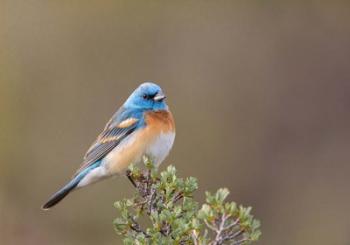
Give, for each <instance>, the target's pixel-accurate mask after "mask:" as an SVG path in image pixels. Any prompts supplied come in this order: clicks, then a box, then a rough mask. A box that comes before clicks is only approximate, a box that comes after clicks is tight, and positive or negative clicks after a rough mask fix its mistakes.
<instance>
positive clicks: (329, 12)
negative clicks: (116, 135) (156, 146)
mask: <svg viewBox="0 0 350 245" xmlns="http://www.w3.org/2000/svg"><path fill="white" fill-rule="evenodd" d="M349 10H350V4H349V1H262V0H260V1H257V0H256V1H247V0H244V1H243V0H242V1H233V0H232V1H119V0H114V1H66V0H63V1H54V0H52V1H51V0H49V1H39V0H25V1H18V0H7V1H6V0H5V1H4V0H0V117H1V120H0V129H1V132H0V146H1V147H0V244H10V245H12V244H33V245H34V244H35V245H40V244H51V245H58V244H68V245H70V244H77V245H80V244H82V245H90V244H91V245H92V244H107V245H109V244H120V238H119V237H118V236H117V235H116V234H115V233H114V231H113V226H112V220H113V219H114V218H115V217H116V216H117V212H116V210H115V209H114V208H113V202H114V201H115V200H118V199H121V198H123V197H127V196H130V195H131V193H132V187H131V184H130V183H129V182H128V181H127V179H126V178H124V177H118V178H114V179H111V180H107V181H104V182H101V183H98V184H96V185H93V186H90V187H89V188H86V189H82V190H79V191H77V192H75V193H72V194H71V195H70V196H68V197H67V199H65V200H64V201H63V202H62V203H60V205H58V206H57V207H55V208H54V209H52V210H51V211H48V212H44V211H42V210H40V206H41V205H42V203H43V202H44V201H46V199H47V198H48V197H49V196H50V195H51V194H52V193H53V192H54V191H56V190H57V189H58V188H59V187H60V186H61V185H63V184H64V183H65V182H66V181H67V180H69V178H70V177H71V176H72V174H73V173H74V171H75V169H76V168H77V167H78V166H79V164H80V163H81V159H82V156H83V155H84V153H85V151H86V149H87V148H88V147H89V145H90V144H91V143H92V141H93V140H94V139H95V137H96V135H97V134H98V133H99V132H100V130H101V129H102V128H103V127H104V124H105V123H106V122H107V120H108V119H109V117H110V116H111V115H112V114H113V112H114V111H115V110H116V109H117V108H118V107H119V106H120V105H121V104H122V103H123V101H124V100H125V99H126V98H127V96H128V95H129V94H130V93H131V92H132V90H133V89H134V88H135V87H137V86H138V84H139V83H141V82H142V81H144V80H154V81H156V82H157V83H158V84H160V85H161V86H162V88H163V89H164V91H165V93H166V94H167V95H168V104H169V105H170V108H171V110H172V111H173V114H174V116H175V119H176V124H177V137H176V141H175V145H174V148H173V151H172V152H171V154H170V156H169V157H168V158H167V159H166V161H165V163H164V164H163V166H162V169H163V168H164V166H166V165H168V164H174V165H176V167H177V169H178V172H179V175H181V176H190V175H191V176H195V177H197V178H198V179H199V182H200V190H199V191H198V194H197V198H198V200H203V191H204V190H211V191H215V190H216V189H217V188H219V187H223V186H226V187H228V188H229V189H230V190H231V195H230V199H231V200H235V201H237V202H239V203H243V204H245V205H251V206H253V207H254V210H253V212H254V214H255V215H256V217H258V218H259V219H260V220H261V221H262V231H263V236H262V238H261V240H260V241H259V242H258V243H257V244H265V245H278V244H284V245H295V244H315V245H316V244H317V245H318V244H334V245H348V244H350V233H349V227H350V215H349V210H348V208H349V203H350V188H349V187H350V180H349V171H350V164H349V160H350V155H349V145H350V131H349V123H350V113H349V108H350V83H349V82H350V14H349V13H350V11H349Z"/></svg>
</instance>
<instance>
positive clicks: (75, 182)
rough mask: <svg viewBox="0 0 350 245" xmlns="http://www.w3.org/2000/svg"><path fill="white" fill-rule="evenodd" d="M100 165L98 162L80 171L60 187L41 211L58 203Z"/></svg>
mask: <svg viewBox="0 0 350 245" xmlns="http://www.w3.org/2000/svg"><path fill="white" fill-rule="evenodd" d="M99 165H100V161H98V162H96V163H94V164H92V165H90V166H89V167H88V168H86V169H84V170H83V171H81V172H80V173H79V174H77V175H76V176H75V177H74V178H73V179H72V180H71V181H69V182H68V184H66V185H65V186H64V187H62V188H61V189H60V190H59V191H57V192H56V193H55V194H53V195H52V196H51V197H50V199H49V200H48V201H47V202H46V203H45V204H44V205H43V206H42V209H49V208H51V207H53V206H55V205H56V204H57V203H59V202H60V201H61V200H62V199H63V198H64V197H65V196H67V195H68V194H69V192H71V191H72V190H74V189H75V188H76V187H77V185H78V184H79V182H80V181H81V180H82V179H83V178H84V177H85V176H86V175H87V174H88V173H89V172H90V171H91V170H92V169H94V168H96V167H98V166H99Z"/></svg>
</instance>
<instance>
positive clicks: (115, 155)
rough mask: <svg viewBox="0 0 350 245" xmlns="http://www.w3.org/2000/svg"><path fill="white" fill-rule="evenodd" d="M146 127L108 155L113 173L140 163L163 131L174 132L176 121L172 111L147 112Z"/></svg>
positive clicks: (109, 169)
mask: <svg viewBox="0 0 350 245" xmlns="http://www.w3.org/2000/svg"><path fill="white" fill-rule="evenodd" d="M145 122H146V125H147V126H146V127H144V128H143V129H140V130H138V131H136V132H135V133H133V134H132V135H130V137H129V139H125V140H126V142H124V143H122V144H121V145H119V146H118V147H116V148H115V149H114V150H113V151H112V152H111V153H110V154H109V155H108V156H107V158H108V160H107V159H106V160H107V162H108V163H107V165H108V166H107V169H108V171H109V172H110V173H111V174H115V173H121V172H122V171H124V170H126V169H127V167H128V166H129V165H130V164H131V163H138V162H140V161H141V158H142V156H143V155H144V154H145V152H146V150H147V147H148V146H149V145H150V144H152V143H153V142H154V140H155V139H156V138H157V137H158V136H159V135H160V134H162V133H174V132H175V123H174V119H173V115H172V114H171V112H170V111H156V112H146V114H145Z"/></svg>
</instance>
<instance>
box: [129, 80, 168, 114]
mask: <svg viewBox="0 0 350 245" xmlns="http://www.w3.org/2000/svg"><path fill="white" fill-rule="evenodd" d="M124 107H125V108H131V109H141V110H155V111H156V110H166V109H167V108H168V106H167V104H166V103H165V95H164V93H163V91H162V89H161V88H160V87H159V86H158V85H157V84H155V83H152V82H145V83H143V84H141V85H140V86H139V87H138V88H137V89H135V91H134V92H133V93H132V94H131V95H130V96H129V98H128V99H127V100H126V101H125V103H124Z"/></svg>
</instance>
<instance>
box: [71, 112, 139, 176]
mask: <svg viewBox="0 0 350 245" xmlns="http://www.w3.org/2000/svg"><path fill="white" fill-rule="evenodd" d="M128 114H129V113H126V114H124V115H123V113H122V112H120V111H118V112H117V113H116V114H115V115H113V117H112V118H111V120H110V121H109V122H108V123H107V125H106V126H105V128H104V130H103V131H102V133H101V134H100V135H99V136H98V137H97V139H96V141H95V142H94V143H93V144H92V145H91V146H90V148H89V149H88V151H87V152H86V154H85V156H84V161H83V164H82V165H81V167H80V168H79V169H78V171H77V172H76V174H77V173H79V172H81V171H82V170H83V169H85V168H87V167H89V166H90V165H91V164H93V163H95V162H96V161H98V160H100V159H102V158H103V157H105V156H106V155H107V154H108V153H109V152H110V151H111V150H113V149H114V148H115V147H116V146H118V145H119V144H120V142H121V141H123V139H125V138H126V137H127V136H128V135H130V134H131V133H133V132H134V131H135V130H136V128H137V125H138V121H139V119H138V118H136V117H132V116H130V115H128ZM118 119H119V120H118ZM119 125H121V127H120V126H119Z"/></svg>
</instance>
